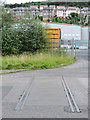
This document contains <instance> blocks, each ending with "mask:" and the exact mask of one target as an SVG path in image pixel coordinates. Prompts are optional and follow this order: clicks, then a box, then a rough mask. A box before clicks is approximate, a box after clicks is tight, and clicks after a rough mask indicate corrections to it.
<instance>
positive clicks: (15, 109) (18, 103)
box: [15, 86, 29, 110]
mask: <svg viewBox="0 0 90 120" xmlns="http://www.w3.org/2000/svg"><path fill="white" fill-rule="evenodd" d="M28 87H29V86H27V87H26V89H25V91H24V93H23V94H22V96H21V98H20V100H19V102H18V103H17V105H16V108H15V110H17V109H18V106H19V105H20V103H21V101H22V100H23V98H24V96H25V93H26V92H27V89H28Z"/></svg>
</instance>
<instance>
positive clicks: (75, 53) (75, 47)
mask: <svg viewBox="0 0 90 120" xmlns="http://www.w3.org/2000/svg"><path fill="white" fill-rule="evenodd" d="M75 59H76V40H75Z"/></svg>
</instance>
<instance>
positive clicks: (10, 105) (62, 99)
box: [2, 59, 88, 118]
mask: <svg viewBox="0 0 90 120" xmlns="http://www.w3.org/2000/svg"><path fill="white" fill-rule="evenodd" d="M62 75H63V77H64V79H65V80H66V82H67V84H68V86H69V87H70V89H71V92H72V94H73V95H74V98H75V100H76V102H77V104H78V107H79V108H80V110H81V113H72V112H71V110H70V106H69V103H68V100H67V97H66V94H65V91H64V88H63V85H62ZM32 78H33V85H32V88H31V92H30V94H29V96H28V98H27V100H26V103H25V105H24V107H23V109H22V111H20V109H19V108H18V110H17V111H16V110H15V107H16V105H17V103H18V101H19V99H20V97H21V95H22V94H23V92H24V90H25V88H26V87H27V85H29V84H30V82H31V80H32ZM2 91H3V92H2V117H3V118H88V61H87V60H81V59H80V60H77V61H76V62H75V63H74V64H72V65H68V66H64V67H61V68H55V69H45V70H29V71H22V72H17V73H12V74H11V73H10V74H4V75H2Z"/></svg>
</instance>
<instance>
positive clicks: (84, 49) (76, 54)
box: [60, 40, 88, 59]
mask: <svg viewBox="0 0 90 120" xmlns="http://www.w3.org/2000/svg"><path fill="white" fill-rule="evenodd" d="M60 50H61V51H62V52H63V53H68V54H70V55H71V56H73V58H75V59H88V42H87V41H82V46H81V41H80V40H61V41H60Z"/></svg>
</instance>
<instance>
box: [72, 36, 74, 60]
mask: <svg viewBox="0 0 90 120" xmlns="http://www.w3.org/2000/svg"><path fill="white" fill-rule="evenodd" d="M72 56H73V58H74V38H73V39H72Z"/></svg>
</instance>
